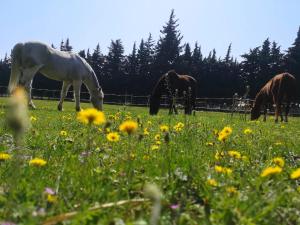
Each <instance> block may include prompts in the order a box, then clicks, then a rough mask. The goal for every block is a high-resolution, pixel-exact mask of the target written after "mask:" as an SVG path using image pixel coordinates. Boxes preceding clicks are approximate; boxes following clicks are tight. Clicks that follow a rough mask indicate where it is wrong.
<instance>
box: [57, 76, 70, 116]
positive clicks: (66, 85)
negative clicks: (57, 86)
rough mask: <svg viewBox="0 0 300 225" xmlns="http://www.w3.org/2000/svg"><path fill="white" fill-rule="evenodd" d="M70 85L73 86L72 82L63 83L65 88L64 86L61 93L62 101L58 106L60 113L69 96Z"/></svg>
mask: <svg viewBox="0 0 300 225" xmlns="http://www.w3.org/2000/svg"><path fill="white" fill-rule="evenodd" d="M70 85H71V83H70V82H67V81H64V82H63V86H62V88H61V93H60V101H59V103H58V106H57V109H58V110H59V111H62V104H63V102H64V99H65V97H66V96H67V94H68V90H69V88H70Z"/></svg>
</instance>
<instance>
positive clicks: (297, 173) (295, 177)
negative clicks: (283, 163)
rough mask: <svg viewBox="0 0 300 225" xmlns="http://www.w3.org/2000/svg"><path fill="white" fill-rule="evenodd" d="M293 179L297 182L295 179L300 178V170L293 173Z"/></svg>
mask: <svg viewBox="0 0 300 225" xmlns="http://www.w3.org/2000/svg"><path fill="white" fill-rule="evenodd" d="M290 177H291V179H293V180H295V179H298V178H300V168H298V169H296V170H295V171H293V172H292V173H291V176H290Z"/></svg>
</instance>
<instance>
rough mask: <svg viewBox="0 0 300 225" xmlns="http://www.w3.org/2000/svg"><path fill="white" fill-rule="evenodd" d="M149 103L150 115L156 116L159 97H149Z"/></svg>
mask: <svg viewBox="0 0 300 225" xmlns="http://www.w3.org/2000/svg"><path fill="white" fill-rule="evenodd" d="M149 103H150V109H149V113H150V115H156V114H157V113H158V110H159V105H160V100H159V97H155V96H153V95H151V96H150V102H149Z"/></svg>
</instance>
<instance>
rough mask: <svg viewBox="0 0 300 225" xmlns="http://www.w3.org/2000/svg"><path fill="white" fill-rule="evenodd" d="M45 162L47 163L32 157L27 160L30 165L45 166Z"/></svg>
mask: <svg viewBox="0 0 300 225" xmlns="http://www.w3.org/2000/svg"><path fill="white" fill-rule="evenodd" d="M46 164H47V162H46V161H45V160H43V159H40V158H34V159H31V160H30V161H29V165H30V166H37V167H42V166H45V165H46Z"/></svg>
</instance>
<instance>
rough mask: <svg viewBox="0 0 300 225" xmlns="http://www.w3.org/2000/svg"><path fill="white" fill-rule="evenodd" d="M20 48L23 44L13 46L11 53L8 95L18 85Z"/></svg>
mask: <svg viewBox="0 0 300 225" xmlns="http://www.w3.org/2000/svg"><path fill="white" fill-rule="evenodd" d="M22 48H23V44H22V43H18V44H16V45H15V46H14V48H13V50H12V53H11V73H10V79H9V84H8V91H9V93H12V92H13V91H14V89H15V88H16V86H17V85H18V83H19V79H20V76H21V70H20V66H21V56H22Z"/></svg>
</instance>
